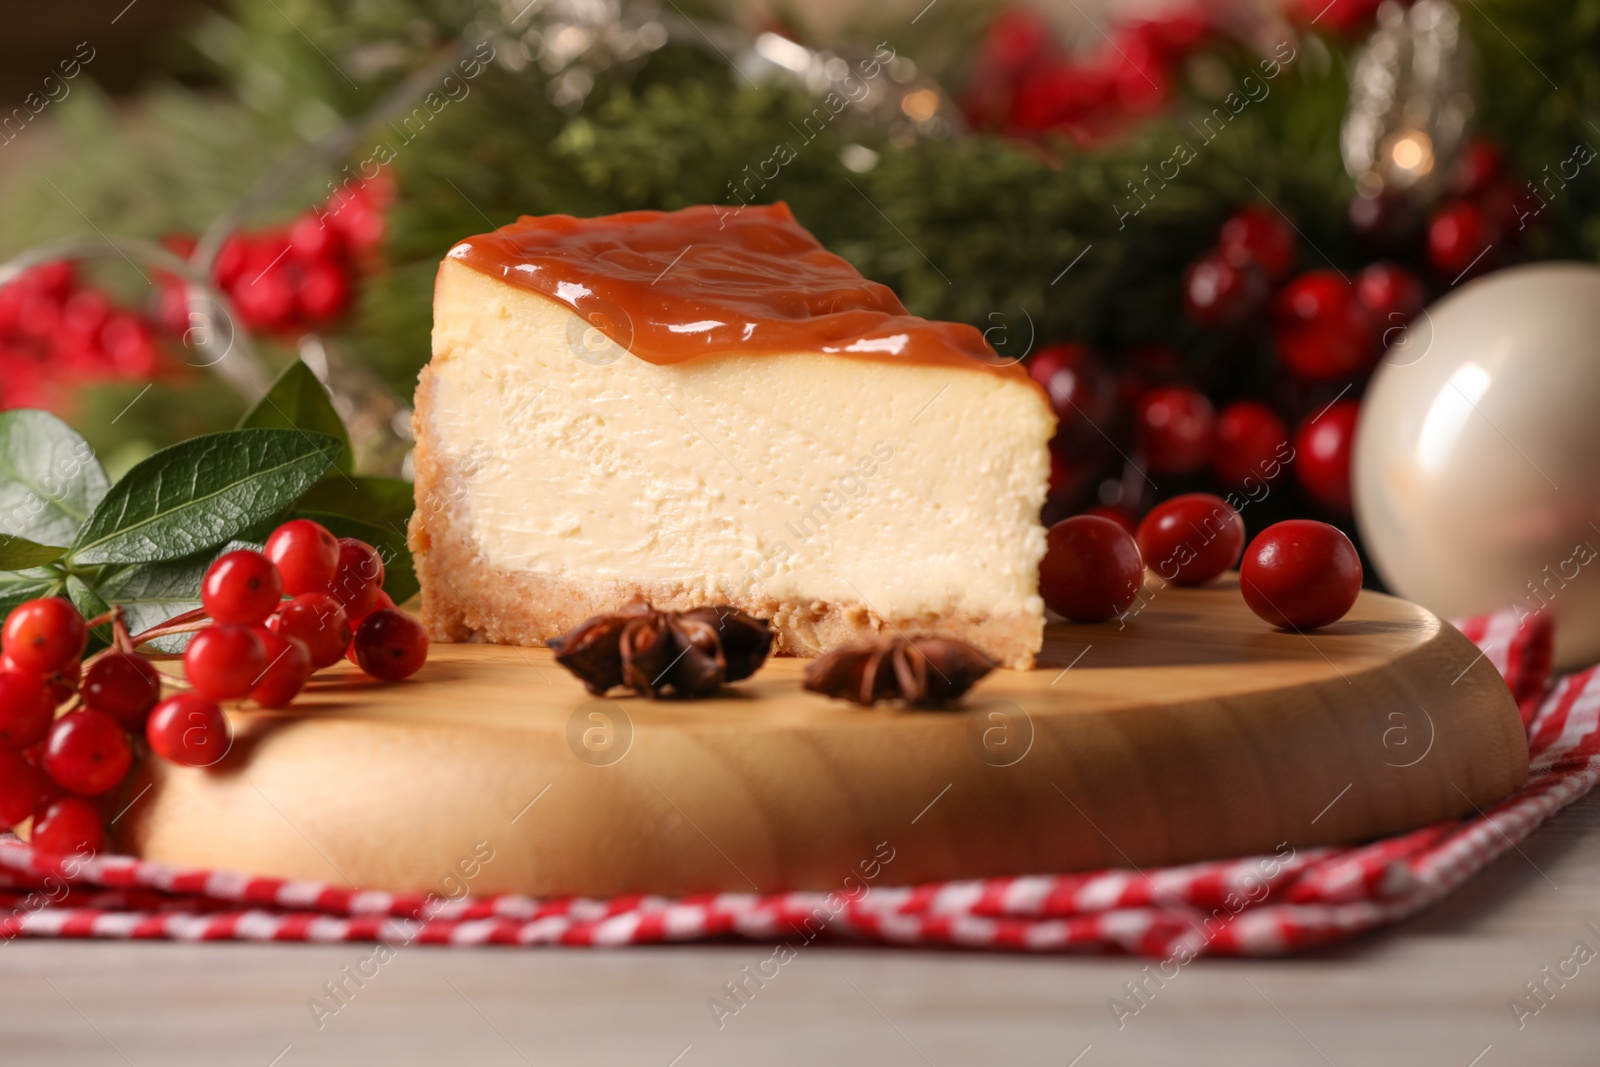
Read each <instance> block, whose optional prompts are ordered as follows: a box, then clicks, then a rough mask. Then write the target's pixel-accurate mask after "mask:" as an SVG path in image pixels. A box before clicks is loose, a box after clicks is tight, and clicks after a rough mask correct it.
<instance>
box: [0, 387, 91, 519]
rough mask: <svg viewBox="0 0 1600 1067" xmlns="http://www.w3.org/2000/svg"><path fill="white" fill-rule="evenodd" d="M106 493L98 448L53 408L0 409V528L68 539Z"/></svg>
mask: <svg viewBox="0 0 1600 1067" xmlns="http://www.w3.org/2000/svg"><path fill="white" fill-rule="evenodd" d="M105 495H106V473H105V471H103V470H101V469H100V462H99V460H97V459H96V458H95V455H94V449H93V448H91V447H90V446H89V442H87V441H85V440H84V439H83V438H82V437H79V436H78V434H77V432H76V431H75V430H73V428H72V427H70V426H68V425H67V424H66V423H64V422H62V421H61V420H60V419H58V418H56V417H55V416H54V415H52V414H50V413H49V412H48V411H33V410H28V409H19V410H16V411H0V533H5V534H9V535H11V536H13V537H25V538H27V539H28V540H30V541H35V542H38V543H39V544H47V545H53V544H63V543H66V542H69V541H71V540H72V536H73V535H74V534H75V533H77V532H78V527H79V526H81V525H82V524H83V521H84V519H86V518H88V517H89V513H90V512H91V511H93V510H94V507H95V505H96V504H98V503H100V499H101V498H102V497H104V496H105Z"/></svg>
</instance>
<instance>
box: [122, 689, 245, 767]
mask: <svg viewBox="0 0 1600 1067" xmlns="http://www.w3.org/2000/svg"><path fill="white" fill-rule="evenodd" d="M144 736H145V740H147V741H149V742H150V751H152V752H154V753H155V754H156V755H158V756H160V757H161V758H162V759H164V760H166V761H168V762H169V763H177V764H181V765H182V766H185V767H209V766H211V765H212V764H213V763H216V762H217V761H219V760H220V759H222V757H223V756H226V755H227V754H228V749H229V748H231V747H232V746H233V733H232V731H231V730H230V729H229V727H228V719H227V717H226V716H225V715H223V714H222V709H221V708H219V707H218V706H217V702H216V701H214V700H208V699H207V698H205V697H203V696H201V695H200V694H199V693H179V694H177V695H176V696H170V697H168V698H167V699H166V700H163V701H162V702H161V703H159V704H157V705H156V707H155V710H154V711H152V712H151V713H150V719H149V721H148V722H146V723H145V727H144Z"/></svg>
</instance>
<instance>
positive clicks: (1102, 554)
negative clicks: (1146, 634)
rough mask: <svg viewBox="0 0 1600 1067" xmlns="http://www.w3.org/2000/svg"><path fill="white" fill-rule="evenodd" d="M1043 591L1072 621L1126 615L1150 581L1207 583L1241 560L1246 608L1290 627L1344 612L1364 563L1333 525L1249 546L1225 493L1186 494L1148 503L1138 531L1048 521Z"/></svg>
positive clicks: (1084, 518)
mask: <svg viewBox="0 0 1600 1067" xmlns="http://www.w3.org/2000/svg"><path fill="white" fill-rule="evenodd" d="M1046 545H1047V547H1046V551H1045V557H1044V561H1043V562H1042V563H1041V564H1040V566H1039V591H1040V594H1041V595H1042V596H1043V597H1044V602H1045V604H1046V605H1047V606H1048V607H1049V608H1050V610H1051V611H1054V612H1056V613H1057V614H1058V615H1062V616H1064V617H1066V618H1068V619H1070V620H1072V621H1073V622H1105V621H1106V620H1107V619H1112V618H1117V617H1119V616H1123V617H1126V616H1127V615H1129V614H1130V609H1132V608H1133V605H1134V602H1135V601H1136V600H1138V599H1139V598H1140V596H1141V595H1142V594H1143V592H1144V590H1145V586H1146V580H1145V569H1146V567H1147V566H1148V568H1149V569H1150V571H1151V572H1152V574H1153V578H1152V579H1151V581H1152V583H1154V584H1155V585H1156V588H1158V589H1159V588H1161V587H1162V586H1164V585H1179V586H1194V585H1203V584H1205V583H1206V582H1210V581H1212V580H1213V579H1215V578H1217V577H1218V576H1219V575H1221V574H1222V573H1223V572H1224V571H1226V570H1228V569H1229V568H1231V567H1233V566H1235V565H1236V564H1240V561H1241V559H1242V560H1243V562H1242V565H1240V568H1239V591H1240V592H1241V593H1242V594H1243V596H1244V600H1245V603H1246V604H1248V605H1249V607H1250V610H1251V611H1253V612H1255V613H1256V614H1257V615H1258V616H1260V617H1261V618H1262V619H1264V620H1266V621H1267V622H1269V623H1271V624H1272V625H1273V626H1277V627H1280V628H1284V629H1292V630H1311V629H1315V628H1317V627H1319V626H1327V625H1328V624H1329V623H1333V622H1337V621H1338V620H1339V619H1341V618H1343V617H1344V615H1345V613H1346V612H1348V611H1349V610H1350V608H1351V606H1353V605H1354V604H1355V602H1356V596H1357V594H1359V593H1360V592H1361V560H1360V558H1359V557H1358V556H1357V555H1356V550H1355V546H1354V545H1353V544H1351V542H1350V538H1348V537H1346V536H1345V535H1344V533H1343V532H1341V531H1340V530H1339V529H1338V528H1337V527H1335V526H1330V525H1328V524H1327V523H1325V522H1317V521H1315V520H1312V519H1288V520H1286V521H1284V522H1279V523H1274V524H1273V525H1271V526H1268V527H1267V528H1266V529H1265V530H1263V531H1262V532H1261V533H1260V534H1258V535H1257V536H1256V538H1255V540H1254V541H1251V542H1250V544H1249V547H1248V548H1247V547H1246V545H1245V527H1244V519H1243V518H1241V517H1240V515H1239V512H1238V511H1237V510H1236V509H1235V508H1233V507H1232V506H1231V505H1229V504H1228V503H1227V502H1226V501H1225V500H1223V499H1222V498H1221V497H1217V496H1213V495H1211V494H1209V493H1186V494H1184V495H1182V496H1176V497H1173V498H1172V499H1171V500H1167V501H1165V502H1163V503H1161V504H1158V505H1156V507H1154V508H1152V509H1151V511H1150V513H1149V514H1148V515H1146V516H1145V518H1144V521H1143V522H1141V523H1140V524H1139V528H1138V530H1137V532H1136V533H1129V532H1128V530H1127V529H1126V528H1125V527H1123V526H1122V525H1120V524H1118V523H1117V522H1115V521H1113V520H1111V519H1110V518H1107V517H1105V516H1102V515H1088V514H1085V515H1074V516H1072V517H1071V518H1068V519H1063V520H1062V521H1060V522H1058V523H1056V524H1055V525H1054V526H1052V527H1050V532H1049V535H1048V538H1047V542H1046Z"/></svg>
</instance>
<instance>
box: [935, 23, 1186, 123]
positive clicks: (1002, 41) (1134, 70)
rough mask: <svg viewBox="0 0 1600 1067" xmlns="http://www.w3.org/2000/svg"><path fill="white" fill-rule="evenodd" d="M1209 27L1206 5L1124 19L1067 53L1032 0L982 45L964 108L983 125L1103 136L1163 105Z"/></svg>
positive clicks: (995, 26) (970, 119)
mask: <svg viewBox="0 0 1600 1067" xmlns="http://www.w3.org/2000/svg"><path fill="white" fill-rule="evenodd" d="M1210 31H1211V20H1210V19H1209V18H1208V17H1207V14H1206V10H1205V8H1203V7H1202V6H1199V5H1196V6H1192V7H1182V6H1180V7H1178V8H1174V9H1169V10H1166V11H1163V12H1162V13H1161V14H1160V15H1159V16H1157V17H1154V18H1147V19H1138V20H1132V21H1124V22H1120V23H1118V24H1117V25H1114V26H1112V27H1110V29H1109V30H1108V32H1107V35H1106V36H1105V38H1104V43H1103V44H1102V45H1101V47H1099V48H1097V49H1096V50H1095V51H1093V52H1092V53H1090V54H1088V55H1085V56H1073V55H1070V54H1069V53H1068V52H1067V51H1066V49H1065V48H1063V47H1062V45H1061V43H1060V41H1059V40H1058V39H1057V37H1056V35H1055V33H1054V31H1053V30H1052V29H1051V27H1050V26H1049V25H1048V23H1046V22H1045V20H1044V19H1043V18H1042V17H1041V16H1039V15H1038V14H1037V13H1035V12H1033V11H1030V10H1028V9H1026V8H1012V9H1010V10H1007V11H1005V12H1002V13H1001V14H1000V16H999V17H998V18H996V19H995V21H994V22H993V23H992V24H991V25H990V27H989V31H988V33H987V35H986V36H985V38H984V40H983V42H982V43H981V44H980V45H979V46H978V49H977V52H976V55H975V57H974V63H973V73H972V77H971V78H970V79H969V80H968V83H967V89H966V92H965V94H964V96H963V100H962V107H963V110H964V112H965V114H966V118H967V121H968V122H969V123H970V124H971V125H972V126H973V127H974V128H977V129H995V130H1001V131H1004V132H1007V133H1009V134H1012V135H1013V136H1021V137H1036V136H1038V135H1039V134H1042V133H1061V134H1066V135H1067V136H1069V137H1071V138H1073V139H1074V140H1075V141H1077V142H1078V143H1079V144H1080V145H1093V144H1098V143H1100V142H1103V141H1105V140H1106V139H1107V138H1109V137H1111V136H1114V135H1115V134H1116V133H1118V132H1120V131H1122V130H1125V129H1127V128H1128V127H1129V126H1130V125H1131V124H1132V123H1134V122H1136V121H1137V120H1138V119H1140V118H1142V117H1145V116H1147V115H1150V114H1151V113H1152V112H1154V111H1156V110H1158V109H1160V108H1161V106H1162V105H1164V104H1165V103H1166V102H1167V101H1168V99H1170V97H1171V96H1172V91H1173V83H1174V81H1175V80H1176V77H1177V71H1178V68H1179V67H1180V66H1181V65H1182V63H1183V62H1184V61H1185V60H1186V59H1187V58H1188V57H1189V56H1190V55H1191V54H1193V53H1194V52H1195V50H1196V49H1198V48H1199V47H1201V46H1202V45H1203V44H1204V43H1205V40H1206V38H1207V36H1208V34H1209V33H1210Z"/></svg>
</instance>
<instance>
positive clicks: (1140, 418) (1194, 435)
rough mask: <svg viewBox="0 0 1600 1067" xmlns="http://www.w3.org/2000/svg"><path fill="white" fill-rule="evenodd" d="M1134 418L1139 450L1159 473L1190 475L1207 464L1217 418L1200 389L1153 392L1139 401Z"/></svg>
mask: <svg viewBox="0 0 1600 1067" xmlns="http://www.w3.org/2000/svg"><path fill="white" fill-rule="evenodd" d="M1134 418H1135V423H1134V428H1135V431H1136V433H1137V437H1138V441H1139V450H1140V451H1141V452H1143V453H1144V457H1145V461H1146V462H1147V463H1148V464H1149V465H1150V469H1151V470H1152V471H1154V472H1156V473H1157V474H1187V473H1188V472H1189V471H1192V470H1194V469H1195V468H1197V467H1199V466H1200V465H1201V464H1202V463H1204V462H1205V461H1206V454H1207V453H1208V452H1209V451H1210V449H1211V431H1212V427H1213V425H1214V424H1215V422H1216V416H1215V414H1214V413H1213V412H1212V409H1211V401H1209V400H1207V399H1206V398H1205V396H1204V395H1203V394H1202V393H1200V392H1199V391H1198V390H1196V389H1190V388H1187V387H1185V386H1177V385H1170V386H1162V387H1161V388H1158V389H1152V390H1150V391H1149V392H1147V393H1145V394H1144V396H1142V397H1140V398H1139V402H1138V404H1137V405H1136V406H1135V411H1134Z"/></svg>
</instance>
